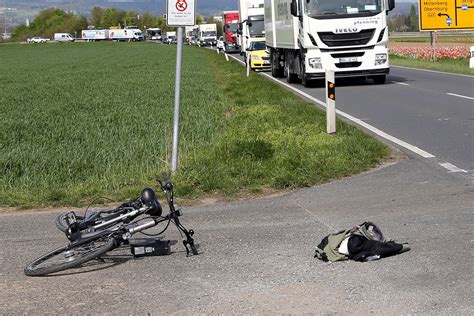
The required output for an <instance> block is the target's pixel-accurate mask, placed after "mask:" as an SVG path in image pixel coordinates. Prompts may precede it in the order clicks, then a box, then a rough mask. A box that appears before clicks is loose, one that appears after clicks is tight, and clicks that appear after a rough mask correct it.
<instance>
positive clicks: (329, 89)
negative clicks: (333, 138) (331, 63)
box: [326, 69, 336, 134]
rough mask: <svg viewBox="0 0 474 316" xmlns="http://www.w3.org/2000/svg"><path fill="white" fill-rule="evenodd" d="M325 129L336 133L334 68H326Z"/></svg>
mask: <svg viewBox="0 0 474 316" xmlns="http://www.w3.org/2000/svg"><path fill="white" fill-rule="evenodd" d="M326 129H327V133H328V134H335V133H336V80H335V75H334V70H331V69H326Z"/></svg>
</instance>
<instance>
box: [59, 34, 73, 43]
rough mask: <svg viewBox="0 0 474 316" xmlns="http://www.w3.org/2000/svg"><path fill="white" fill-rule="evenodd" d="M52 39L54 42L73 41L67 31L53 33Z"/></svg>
mask: <svg viewBox="0 0 474 316" xmlns="http://www.w3.org/2000/svg"><path fill="white" fill-rule="evenodd" d="M54 40H55V41H56V42H74V37H72V36H71V34H69V33H54Z"/></svg>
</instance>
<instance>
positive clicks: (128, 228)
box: [24, 174, 198, 276]
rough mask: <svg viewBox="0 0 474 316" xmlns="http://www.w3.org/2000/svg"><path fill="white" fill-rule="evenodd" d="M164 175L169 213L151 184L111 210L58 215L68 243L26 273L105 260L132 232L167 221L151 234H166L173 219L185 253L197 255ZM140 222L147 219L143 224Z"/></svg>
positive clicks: (27, 269) (29, 265) (47, 255)
mask: <svg viewBox="0 0 474 316" xmlns="http://www.w3.org/2000/svg"><path fill="white" fill-rule="evenodd" d="M163 177H164V180H165V183H164V184H163V183H162V182H161V181H158V182H159V184H160V188H161V190H162V191H163V193H165V195H166V200H167V202H168V206H169V210H170V212H169V214H168V215H166V216H162V212H163V210H162V208H161V205H160V203H159V201H158V199H157V197H156V194H155V191H153V189H150V188H146V189H144V190H142V192H141V193H140V197H138V198H137V199H135V200H133V201H131V202H128V203H124V204H122V205H120V206H119V207H117V208H115V209H112V210H105V211H100V212H95V213H91V214H89V215H87V211H86V214H84V216H79V215H76V214H75V213H74V212H67V213H63V214H61V215H59V216H58V217H57V219H56V226H57V227H58V229H60V230H61V231H62V232H64V233H65V234H66V237H67V238H68V239H69V243H68V244H67V245H65V246H62V247H60V248H58V249H56V250H53V251H51V252H50V253H48V254H45V255H43V256H41V257H39V258H38V259H36V260H34V261H33V262H31V263H30V264H28V266H27V267H26V268H25V270H24V272H25V274H26V275H28V276H42V275H46V274H51V273H55V272H59V271H63V270H66V269H70V268H74V267H77V266H80V265H82V264H84V263H86V262H88V261H90V260H93V259H98V260H101V261H103V260H102V258H101V256H103V255H104V254H105V253H106V252H108V251H110V250H112V249H114V248H117V247H119V246H121V245H128V244H129V240H130V238H131V237H132V235H134V234H136V233H139V232H143V231H144V230H146V229H149V228H152V227H155V226H157V225H158V224H160V223H162V222H166V221H167V224H166V226H165V228H164V229H163V230H162V231H161V232H159V233H157V234H150V236H158V235H161V234H163V233H164V232H165V231H166V230H167V229H168V227H169V224H170V223H173V224H174V225H175V226H176V227H177V228H178V231H179V232H180V234H181V235H182V234H184V235H185V239H184V240H183V244H184V247H185V248H186V255H187V256H189V253H190V252H192V254H193V255H197V254H198V251H197V249H196V245H195V244H194V239H193V238H192V236H193V235H194V231H193V230H192V229H190V230H187V229H186V228H185V227H184V226H183V225H182V224H181V222H180V221H179V216H181V215H182V212H181V210H179V209H176V208H175V205H174V192H173V184H172V183H171V181H170V180H169V178H168V176H167V175H166V174H164V175H163ZM144 221H145V222H144ZM141 222H144V223H142V224H140V223H141ZM143 234H146V233H144V232H143ZM147 235H148V234H147Z"/></svg>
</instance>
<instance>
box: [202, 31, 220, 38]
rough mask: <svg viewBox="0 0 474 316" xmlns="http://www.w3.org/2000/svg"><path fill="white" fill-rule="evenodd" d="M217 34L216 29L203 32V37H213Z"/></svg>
mask: <svg viewBox="0 0 474 316" xmlns="http://www.w3.org/2000/svg"><path fill="white" fill-rule="evenodd" d="M213 36H217V32H216V31H209V32H202V37H213Z"/></svg>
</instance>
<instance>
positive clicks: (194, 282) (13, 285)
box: [0, 158, 474, 315]
mask: <svg viewBox="0 0 474 316" xmlns="http://www.w3.org/2000/svg"><path fill="white" fill-rule="evenodd" d="M473 201H474V191H473V187H472V183H471V182H470V181H468V180H467V179H465V178H464V177H458V175H457V174H446V173H445V172H444V170H442V168H441V167H440V168H438V169H436V168H433V166H432V165H429V164H426V162H425V161H424V160H423V159H421V158H416V159H414V158H409V159H406V160H402V161H400V162H398V163H395V164H392V165H387V166H385V167H383V168H381V169H379V170H374V171H371V172H368V173H365V174H361V175H358V176H354V177H351V178H346V179H342V180H340V181H336V182H333V183H329V184H326V185H322V186H319V187H314V188H308V189H304V190H298V191H295V192H291V193H287V194H285V195H282V196H277V197H268V198H264V199H258V200H255V201H244V202H236V203H231V204H214V205H208V206H200V207H189V208H185V210H184V211H185V214H184V216H183V218H182V220H183V223H184V224H185V225H187V226H188V227H190V228H193V229H194V230H195V231H196V234H195V239H196V241H197V242H198V243H199V245H200V248H199V251H200V254H199V255H198V256H194V257H189V258H186V257H185V254H184V252H183V248H182V246H181V245H180V244H176V245H175V246H173V251H174V253H172V254H171V255H169V256H163V257H146V258H142V259H133V257H131V256H130V254H129V250H127V249H123V250H120V251H114V252H111V253H110V255H109V256H108V257H107V258H106V263H99V262H93V263H92V264H91V265H88V266H86V267H83V268H81V269H74V270H69V271H64V272H61V273H58V274H57V275H55V276H50V277H40V278H38V277H37V278H34V277H26V276H25V275H23V268H24V267H25V266H26V265H27V263H28V262H30V261H31V260H33V259H34V258H36V257H38V256H39V255H42V254H43V253H46V252H48V251H50V250H52V249H54V248H56V247H58V246H60V245H61V244H63V243H64V242H65V241H66V240H65V237H64V236H62V235H61V233H60V232H59V231H58V230H57V229H56V228H55V225H54V218H55V216H56V215H57V213H37V214H33V213H24V214H22V213H16V214H4V215H1V216H0V259H1V265H0V280H1V282H0V306H1V312H0V313H1V314H3V315H12V314H34V315H42V314H111V315H116V314H147V313H150V314H156V315H168V314H178V315H189V314H230V313H235V314H255V313H261V314H262V313H263V314H282V313H283V314H286V313H292V314H303V313H315V314H324V315H335V314H348V313H350V314H356V315H366V314H369V313H373V314H378V315H400V314H438V315H439V314H442V315H472V313H473V311H474V303H473V301H472V297H473V296H474V295H473V294H474V293H473V275H474V273H473V272H474V271H473V267H474V265H473V264H472V262H473V259H474V258H473V248H474V236H473V231H474V225H473V224H474V223H473V222H474V216H473ZM366 220H371V221H374V222H375V223H377V224H379V225H380V226H381V228H382V230H383V231H384V232H385V235H386V237H387V238H391V239H395V240H398V241H401V242H408V243H409V244H410V246H411V247H412V250H411V251H409V252H407V253H403V254H400V255H397V256H394V257H390V258H385V259H382V260H379V261H372V262H368V263H357V262H339V263H324V262H322V261H319V260H317V259H315V258H313V255H314V247H315V246H316V245H317V244H318V243H319V241H320V240H321V239H322V238H323V237H324V236H325V235H326V234H328V233H332V232H336V231H338V230H339V229H344V228H348V227H352V226H353V225H355V224H360V223H362V222H363V221H366ZM166 238H167V239H172V240H177V239H179V236H178V235H177V233H176V232H175V231H173V230H170V233H168V234H167V235H166Z"/></svg>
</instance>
